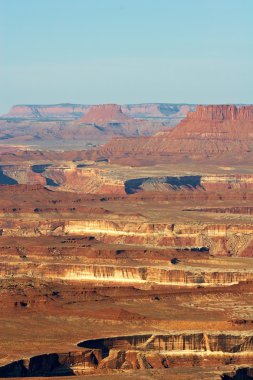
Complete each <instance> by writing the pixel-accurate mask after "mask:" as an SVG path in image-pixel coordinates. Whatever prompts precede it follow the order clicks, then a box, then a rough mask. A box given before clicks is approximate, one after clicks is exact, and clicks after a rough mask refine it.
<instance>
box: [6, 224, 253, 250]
mask: <svg viewBox="0 0 253 380" xmlns="http://www.w3.org/2000/svg"><path fill="white" fill-rule="evenodd" d="M0 229H1V235H2V236H30V237H31V236H52V235H53V236H61V235H66V234H67V235H79V236H80V235H84V236H86V235H88V236H90V235H92V236H95V237H97V238H98V240H100V241H102V242H104V243H108V244H130V245H133V244H134V245H138V244H140V245H148V246H150V247H157V246H161V247H171V248H176V249H179V250H184V249H187V250H191V249H201V248H203V247H204V248H206V249H207V250H209V251H210V253H211V254H212V255H216V256H248V257H252V252H253V250H252V247H253V227H252V225H250V224H241V225H238V224H228V225H226V224H197V223H196V224H166V223H155V224H153V223H147V222H129V223H128V222H115V221H112V220H102V219H101V220H91V219H87V220H69V221H61V220H52V221H46V220H45V221H40V220H36V219H35V220H31V221H29V222H28V221H27V222H24V221H22V220H20V219H15V220H9V219H8V218H6V220H4V221H1V223H0Z"/></svg>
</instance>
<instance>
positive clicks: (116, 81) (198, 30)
mask: <svg viewBox="0 0 253 380" xmlns="http://www.w3.org/2000/svg"><path fill="white" fill-rule="evenodd" d="M0 16H1V23H0V86H1V88H0V113H3V112H6V111H7V110H8V108H9V107H10V106H11V105H13V104H24V103H30V104H31V103H32V104H36V103H39V104H41V103H44V104H47V103H59V102H73V103H112V102H113V103H121V104H122V103H137V102H138V103H140V102H189V103H233V102H235V103H253V96H252V95H253V21H252V20H253V0H236V1H235V0H0Z"/></svg>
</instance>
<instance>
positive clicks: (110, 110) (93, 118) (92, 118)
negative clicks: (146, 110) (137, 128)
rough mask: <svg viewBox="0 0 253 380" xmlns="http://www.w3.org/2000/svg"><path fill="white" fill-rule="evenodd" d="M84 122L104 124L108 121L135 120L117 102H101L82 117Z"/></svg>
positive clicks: (122, 121) (123, 121)
mask: <svg viewBox="0 0 253 380" xmlns="http://www.w3.org/2000/svg"><path fill="white" fill-rule="evenodd" d="M80 121H81V122H83V123H94V124H98V125H104V124H107V123H125V122H131V121H132V122H134V119H132V118H130V117H128V116H127V115H126V114H124V113H123V112H122V108H121V107H120V106H119V105H117V104H101V105H97V106H93V107H91V108H90V109H89V110H88V112H87V113H86V114H85V115H84V116H82V118H81V119H80Z"/></svg>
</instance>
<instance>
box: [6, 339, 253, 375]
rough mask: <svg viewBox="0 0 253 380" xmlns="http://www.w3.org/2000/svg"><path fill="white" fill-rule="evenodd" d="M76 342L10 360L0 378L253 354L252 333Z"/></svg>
mask: <svg viewBox="0 0 253 380" xmlns="http://www.w3.org/2000/svg"><path fill="white" fill-rule="evenodd" d="M78 346H79V347H84V350H82V351H73V352H68V353H51V354H43V355H38V356H33V357H30V358H26V359H21V360H18V361H14V362H11V363H9V364H7V365H4V366H1V367H0V377H29V376H32V377H35V376H36V377H39V376H71V375H72V376H73V375H84V374H87V373H89V372H91V373H94V370H103V369H106V370H107V371H108V370H115V369H121V370H129V369H140V370H143V369H151V368H153V369H159V368H169V367H171V366H173V367H180V368H181V367H185V366H186V367H187V366H190V367H191V366H196V365H201V367H206V366H211V365H214V364H216V365H222V364H223V365H224V364H227V363H236V364H237V365H238V364H240V363H245V362H246V363H247V362H248V363H250V362H251V360H252V357H253V356H252V351H253V347H252V336H251V335H250V334H244V335H243V336H240V335H236V334H234V333H231V334H229V333H227V334H217V333H208V334H206V333H203V332H192V333H189V332H188V333H187V332H182V333H178V334H177V333H175V334H173V333H170V334H166V335H135V336H119V337H112V338H105V339H95V340H88V341H84V342H81V343H79V344H78ZM109 373H110V372H109ZM248 373H249V372H248ZM100 374H101V372H100ZM241 378H242V377H241Z"/></svg>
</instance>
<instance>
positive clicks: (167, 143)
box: [96, 105, 253, 164]
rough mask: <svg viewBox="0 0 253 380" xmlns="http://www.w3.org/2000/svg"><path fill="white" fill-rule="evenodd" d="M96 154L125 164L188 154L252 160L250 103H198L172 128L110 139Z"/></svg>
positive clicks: (174, 158)
mask: <svg viewBox="0 0 253 380" xmlns="http://www.w3.org/2000/svg"><path fill="white" fill-rule="evenodd" d="M96 155H97V156H98V157H99V155H102V156H103V157H106V158H110V160H111V162H112V161H113V160H116V159H117V160H121V162H123V161H124V162H126V163H127V164H135V163H136V162H137V161H138V160H142V161H145V162H146V163H147V162H149V161H150V162H151V161H152V162H151V163H152V164H153V163H154V162H161V161H163V162H164V161H166V160H167V161H171V162H174V161H175V162H178V160H187V159H188V158H190V159H192V160H210V159H219V160H220V158H222V159H224V162H225V161H226V160H227V161H229V162H234V161H237V160H238V159H239V160H243V161H244V162H245V160H247V161H248V162H253V106H251V105H250V106H236V105H208V106H197V107H196V110H195V111H194V112H189V113H188V114H187V117H186V118H185V119H183V120H182V121H181V122H180V123H179V124H178V125H177V126H176V127H174V128H171V129H167V130H166V131H164V132H162V131H160V132H158V133H156V134H155V135H153V136H149V137H135V138H117V139H113V140H111V141H110V142H109V143H107V144H106V145H104V146H103V147H101V148H98V150H97V151H96ZM122 160H123V161H122ZM130 161H131V162H130Z"/></svg>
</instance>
